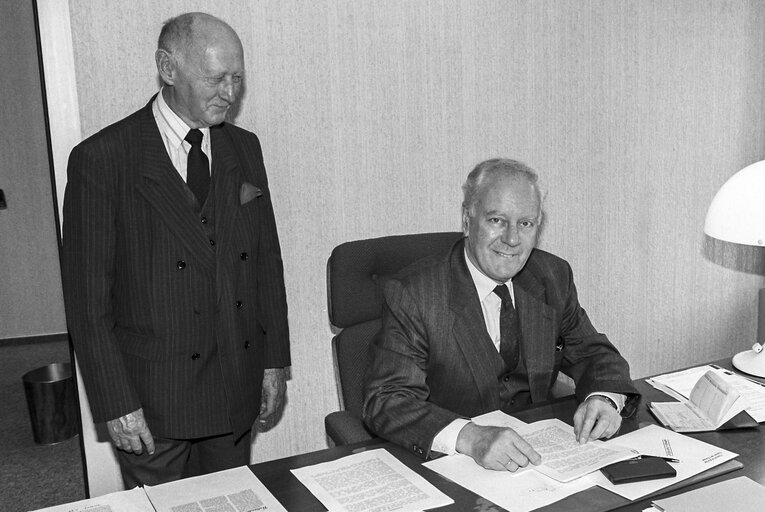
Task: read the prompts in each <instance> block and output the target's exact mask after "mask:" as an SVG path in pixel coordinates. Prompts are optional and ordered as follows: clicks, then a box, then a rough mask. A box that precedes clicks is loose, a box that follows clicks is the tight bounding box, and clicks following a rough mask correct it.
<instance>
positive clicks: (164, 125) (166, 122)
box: [151, 87, 212, 181]
mask: <svg viewBox="0 0 765 512" xmlns="http://www.w3.org/2000/svg"><path fill="white" fill-rule="evenodd" d="M163 89H164V87H163V88H162V89H160V90H159V94H157V98H156V99H155V100H154V103H153V104H152V106H151V111H152V113H153V114H154V120H155V121H156V123H157V128H159V133H160V135H161V136H162V142H164V144H165V149H166V150H167V155H168V156H169V157H170V161H171V162H172V163H173V166H174V167H175V169H176V170H177V171H178V174H180V175H181V178H183V181H186V162H187V160H188V156H189V150H190V149H191V144H189V143H188V142H186V141H185V140H183V139H184V138H185V137H186V134H187V133H188V132H189V130H190V129H191V128H189V126H188V125H187V124H186V123H185V122H184V121H183V119H181V118H180V117H179V116H178V114H176V113H175V112H173V109H171V108H170V106H169V105H168V104H167V102H166V101H165V98H164V97H163V96H162V91H163ZM199 130H200V131H201V132H202V152H204V154H205V155H207V160H208V161H209V162H210V163H211V164H212V151H211V150H210V128H209V127H208V128H200V129H199Z"/></svg>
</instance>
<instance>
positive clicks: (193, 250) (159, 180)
mask: <svg viewBox="0 0 765 512" xmlns="http://www.w3.org/2000/svg"><path fill="white" fill-rule="evenodd" d="M152 101H153V98H152ZM140 119H141V122H140V127H141V128H140V130H141V137H140V144H141V147H140V148H137V150H138V152H139V153H140V154H141V155H142V162H141V178H140V179H139V180H138V183H137V184H136V188H137V189H138V192H139V193H140V194H141V195H142V196H143V197H144V199H146V201H147V202H148V203H149V205H151V207H152V208H154V210H155V211H156V212H157V216H158V217H159V218H160V219H161V220H162V222H163V223H164V224H165V226H166V228H167V230H168V231H169V232H170V233H171V234H173V235H174V236H175V237H177V239H178V240H179V241H180V243H181V244H182V245H183V246H184V247H185V248H186V249H187V250H188V251H189V254H191V255H193V256H194V257H195V258H197V259H198V260H199V261H200V263H201V264H202V267H203V268H204V269H205V271H207V272H209V273H210V274H212V273H213V272H214V269H215V252H214V251H213V250H212V248H211V247H210V242H209V240H208V239H207V236H206V235H205V232H204V229H203V226H202V223H201V222H200V221H199V216H198V215H196V214H195V213H194V211H193V209H192V208H191V207H190V202H189V201H190V200H191V198H190V197H189V195H188V192H187V189H186V185H185V184H184V183H183V179H181V177H180V175H179V174H178V172H177V171H176V170H175V168H174V167H173V165H172V163H171V162H170V157H169V156H168V155H167V150H166V149H165V145H164V143H163V142H162V137H161V135H160V133H159V129H158V128H157V124H156V122H155V121H154V116H153V114H152V112H151V101H150V102H149V104H148V105H147V106H146V107H144V109H143V110H142V111H141V117H140Z"/></svg>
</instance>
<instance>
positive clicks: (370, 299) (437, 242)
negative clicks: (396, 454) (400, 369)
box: [324, 232, 462, 445]
mask: <svg viewBox="0 0 765 512" xmlns="http://www.w3.org/2000/svg"><path fill="white" fill-rule="evenodd" d="M461 237H462V233H461V232H446V233H422V234H416V235H399V236H385V237H381V238H372V239H368V240H356V241H353V242H346V243H344V244H341V245H338V246H337V247H335V249H334V250H333V251H332V254H331V255H330V257H329V261H328V262H327V302H328V311H329V320H330V322H331V323H332V325H333V326H335V327H336V328H341V329H342V330H341V331H340V332H339V333H338V334H337V335H336V336H335V337H334V338H333V340H332V351H333V354H334V359H335V370H336V375H337V379H338V389H339V392H340V402H341V407H342V408H343V410H341V411H336V412H333V413H330V414H329V415H327V417H326V418H325V419H324V427H325V428H326V431H327V435H328V436H329V438H330V439H331V440H332V441H333V442H334V443H335V444H336V445H344V444H350V443H355V442H359V441H364V440H367V439H371V438H373V437H374V435H373V434H372V433H371V432H369V431H368V430H367V429H366V427H365V426H364V423H363V421H362V420H361V406H362V403H363V399H364V396H363V394H364V389H363V386H364V372H365V371H366V368H367V365H368V362H369V356H368V347H369V345H370V343H371V342H372V339H373V338H374V336H375V334H376V333H377V331H378V330H379V329H380V317H381V313H382V287H381V284H382V282H383V281H384V280H385V278H386V277H388V276H391V275H394V274H396V273H397V272H398V271H399V270H401V269H403V268H404V267H406V266H408V265H409V264H410V263H413V262H415V261H417V260H419V259H421V258H423V257H425V256H430V255H432V254H444V253H446V251H448V250H449V248H450V247H451V246H452V245H453V244H454V242H456V241H457V240H458V239H460V238H461Z"/></svg>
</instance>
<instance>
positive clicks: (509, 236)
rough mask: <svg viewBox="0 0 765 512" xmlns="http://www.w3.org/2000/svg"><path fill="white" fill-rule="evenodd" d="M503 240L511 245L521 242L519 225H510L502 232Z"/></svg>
mask: <svg viewBox="0 0 765 512" xmlns="http://www.w3.org/2000/svg"><path fill="white" fill-rule="evenodd" d="M502 242H504V243H505V245H510V246H516V245H518V244H519V243H521V239H520V237H519V236H518V226H515V225H508V227H507V229H505V231H504V232H503V233H502Z"/></svg>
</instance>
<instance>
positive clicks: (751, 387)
mask: <svg viewBox="0 0 765 512" xmlns="http://www.w3.org/2000/svg"><path fill="white" fill-rule="evenodd" d="M710 370H711V371H714V372H715V373H717V374H719V375H721V376H722V377H723V378H724V379H725V380H726V382H728V383H729V384H730V385H731V386H733V389H735V390H736V391H737V392H738V393H739V394H740V395H741V396H742V397H743V398H744V400H745V401H746V402H747V403H748V407H747V409H746V412H747V414H749V415H750V416H751V417H752V418H754V420H755V421H756V422H758V423H762V422H765V384H763V383H761V382H758V381H756V380H754V379H749V378H747V377H744V376H743V375H739V374H737V373H734V372H732V371H730V370H726V369H725V368H720V367H719V366H717V365H713V364H708V365H704V366H697V367H695V368H689V369H687V370H681V371H679V372H672V373H667V374H665V375H659V376H657V377H652V378H648V379H646V382H647V383H648V384H650V385H652V386H653V387H655V388H656V389H658V390H659V391H663V392H664V393H666V394H668V395H669V396H671V397H673V398H675V399H676V400H680V401H685V400H688V399H689V398H690V396H691V391H692V390H693V387H694V386H695V385H696V383H697V382H698V381H699V379H700V378H701V377H702V375H704V374H705V373H706V372H708V371H710Z"/></svg>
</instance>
